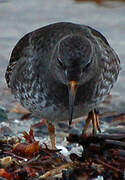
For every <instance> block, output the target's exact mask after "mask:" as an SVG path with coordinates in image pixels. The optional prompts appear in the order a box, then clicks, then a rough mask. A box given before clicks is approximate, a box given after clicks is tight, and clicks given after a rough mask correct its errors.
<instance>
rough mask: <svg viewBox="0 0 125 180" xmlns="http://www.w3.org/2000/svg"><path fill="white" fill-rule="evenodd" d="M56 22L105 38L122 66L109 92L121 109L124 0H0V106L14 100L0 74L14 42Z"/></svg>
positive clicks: (124, 67)
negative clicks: (90, 29) (85, 28)
mask: <svg viewBox="0 0 125 180" xmlns="http://www.w3.org/2000/svg"><path fill="white" fill-rule="evenodd" d="M60 21H65V22H67V21H69V22H74V23H80V24H85V25H89V26H92V27H93V28H95V29H97V30H98V31H100V32H101V33H102V34H103V35H104V36H105V37H106V38H107V40H108V41H109V43H110V45H111V47H112V48H113V49H114V50H115V51H116V52H117V54H118V55H119V57H120V59H121V66H122V70H121V72H120V76H119V79H118V81H117V83H116V84H115V86H114V88H113V90H112V92H111V94H112V97H119V98H120V100H119V102H120V105H121V108H122V109H123V111H125V102H124V101H125V98H124V97H125V1H124V0H121V1H117V0H114V1H113V0H112V1H108V0H89V1H87V0H0V107H4V108H5V109H8V108H9V107H10V106H11V105H12V106H13V102H15V100H14V98H13V97H12V96H11V94H10V92H9V91H8V89H7V85H6V82H5V78H4V75H5V70H6V67H7V64H8V61H9V58H10V55H11V52H12V49H13V48H14V46H15V44H16V43H17V41H18V40H19V39H20V38H21V37H22V36H24V35H25V34H26V33H28V32H30V31H33V30H35V29H37V28H39V27H42V26H45V25H47V24H50V23H54V22H60ZM116 102H117V101H115V102H113V103H114V105H116ZM117 107H118V108H119V105H117Z"/></svg>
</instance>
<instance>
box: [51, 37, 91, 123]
mask: <svg viewBox="0 0 125 180" xmlns="http://www.w3.org/2000/svg"><path fill="white" fill-rule="evenodd" d="M93 51H94V50H93V44H92V43H91V42H90V40H89V39H88V38H85V37H82V36H80V35H69V36H66V37H64V38H63V39H61V41H60V42H59V43H58V46H57V47H56V51H55V52H56V53H55V57H54V59H55V61H54V64H56V66H55V70H54V72H55V76H56V79H58V81H60V82H61V83H63V84H65V85H66V86H67V87H68V92H69V124H71V122H72V116H73V107H74V101H75V95H76V91H77V88H78V87H79V86H81V85H83V86H84V84H85V83H86V82H87V81H89V80H90V79H91V78H92V76H93V73H94V68H93V63H94V62H93Z"/></svg>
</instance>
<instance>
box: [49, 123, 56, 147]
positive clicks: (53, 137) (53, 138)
mask: <svg viewBox="0 0 125 180" xmlns="http://www.w3.org/2000/svg"><path fill="white" fill-rule="evenodd" d="M48 132H49V135H50V140H51V145H52V149H53V150H54V149H56V146H55V127H54V125H53V124H52V123H49V124H48Z"/></svg>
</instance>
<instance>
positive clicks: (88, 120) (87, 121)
mask: <svg viewBox="0 0 125 180" xmlns="http://www.w3.org/2000/svg"><path fill="white" fill-rule="evenodd" d="M91 114H92V111H90V112H89V113H88V117H87V119H86V120H85V126H84V129H83V132H82V134H83V135H84V134H85V133H86V130H87V129H88V126H89V123H90V121H91V116H92V115H91Z"/></svg>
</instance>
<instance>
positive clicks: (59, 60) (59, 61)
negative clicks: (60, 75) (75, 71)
mask: <svg viewBox="0 0 125 180" xmlns="http://www.w3.org/2000/svg"><path fill="white" fill-rule="evenodd" d="M57 61H58V64H59V65H60V67H62V68H63V69H64V70H65V65H64V63H63V62H62V60H61V59H60V58H57Z"/></svg>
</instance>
